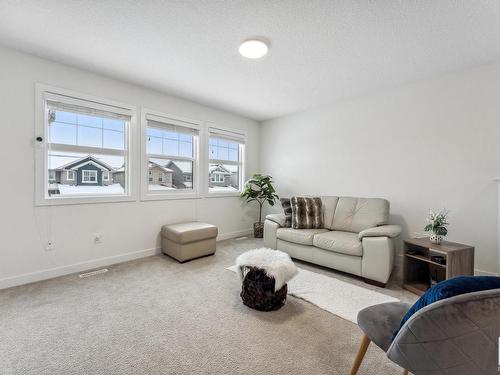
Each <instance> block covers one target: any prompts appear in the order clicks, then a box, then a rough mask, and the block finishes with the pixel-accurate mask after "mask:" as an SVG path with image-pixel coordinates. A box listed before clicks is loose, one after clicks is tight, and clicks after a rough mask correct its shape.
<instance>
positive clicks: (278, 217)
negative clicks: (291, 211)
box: [266, 214, 286, 227]
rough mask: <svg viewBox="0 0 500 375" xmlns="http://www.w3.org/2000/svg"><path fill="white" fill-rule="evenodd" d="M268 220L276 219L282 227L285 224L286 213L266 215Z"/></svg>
mask: <svg viewBox="0 0 500 375" xmlns="http://www.w3.org/2000/svg"><path fill="white" fill-rule="evenodd" d="M266 220H271V221H274V222H275V223H276V224H278V225H279V226H280V227H283V226H285V221H286V219H285V214H269V215H267V216H266Z"/></svg>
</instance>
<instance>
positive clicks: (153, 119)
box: [146, 114, 200, 135]
mask: <svg viewBox="0 0 500 375" xmlns="http://www.w3.org/2000/svg"><path fill="white" fill-rule="evenodd" d="M146 120H147V122H148V127H152V128H158V129H162V130H167V131H171V132H175V133H182V134H191V135H196V134H198V132H199V130H200V126H199V125H198V124H194V123H191V122H187V121H179V120H174V119H169V118H166V117H162V116H156V115H152V114H147V115H146Z"/></svg>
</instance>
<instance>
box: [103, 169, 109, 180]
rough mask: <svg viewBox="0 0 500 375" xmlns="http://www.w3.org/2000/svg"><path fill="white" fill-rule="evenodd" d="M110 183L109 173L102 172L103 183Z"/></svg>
mask: <svg viewBox="0 0 500 375" xmlns="http://www.w3.org/2000/svg"><path fill="white" fill-rule="evenodd" d="M104 181H106V182H109V171H102V182H104Z"/></svg>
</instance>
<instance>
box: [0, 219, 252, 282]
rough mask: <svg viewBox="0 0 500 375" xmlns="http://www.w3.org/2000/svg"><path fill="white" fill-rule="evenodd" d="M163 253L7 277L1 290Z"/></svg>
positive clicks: (152, 251)
mask: <svg viewBox="0 0 500 375" xmlns="http://www.w3.org/2000/svg"><path fill="white" fill-rule="evenodd" d="M251 233H252V230H251V229H245V230H240V231H236V232H228V233H221V234H219V235H218V236H217V241H224V240H228V239H231V238H237V237H242V236H247V235H249V234H251ZM159 253H161V249H160V248H153V249H146V250H138V251H132V252H129V253H125V254H120V255H113V256H110V257H105V258H99V259H93V260H89V261H86V262H81V263H75V264H70V265H67V266H61V267H55V268H49V269H46V270H41V271H36V272H31V273H25V274H22V275H17V276H11V277H6V278H4V279H0V289H6V288H11V287H13V286H18V285H23V284H29V283H34V282H36V281H42V280H47V279H53V278H54V277H59V276H65V275H70V274H72V273H77V272H83V271H88V270H91V269H94V268H100V267H105V266H110V265H113V264H118V263H123V262H128V261H130V260H134V259H139V258H144V257H148V256H151V255H156V254H159Z"/></svg>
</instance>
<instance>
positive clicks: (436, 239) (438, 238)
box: [429, 233, 443, 245]
mask: <svg viewBox="0 0 500 375" xmlns="http://www.w3.org/2000/svg"><path fill="white" fill-rule="evenodd" d="M429 240H431V242H432V243H435V244H436V245H439V244H440V243H441V241H442V240H443V236H441V235H440V234H436V233H432V234H431V236H430V237H429Z"/></svg>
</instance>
